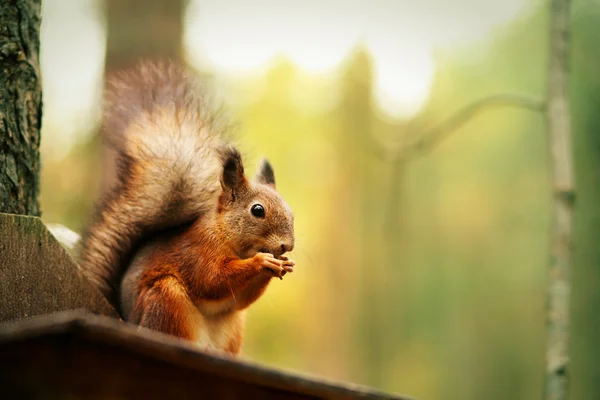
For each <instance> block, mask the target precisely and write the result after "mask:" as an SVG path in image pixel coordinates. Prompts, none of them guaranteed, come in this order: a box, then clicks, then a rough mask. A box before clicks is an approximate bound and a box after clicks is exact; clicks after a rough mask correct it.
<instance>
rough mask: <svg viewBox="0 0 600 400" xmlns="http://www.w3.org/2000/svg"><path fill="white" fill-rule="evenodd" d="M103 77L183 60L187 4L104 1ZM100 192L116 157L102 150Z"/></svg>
mask: <svg viewBox="0 0 600 400" xmlns="http://www.w3.org/2000/svg"><path fill="white" fill-rule="evenodd" d="M105 4H106V26H107V42H106V60H105V64H104V71H105V74H106V75H110V74H111V73H112V72H114V71H117V70H119V69H123V68H127V67H131V66H133V65H135V64H136V63H137V62H139V61H140V60H173V61H181V60H182V59H183V15H184V11H185V6H186V4H187V0H105ZM101 157H102V164H103V168H105V169H106V171H105V172H104V173H103V174H100V175H101V178H100V177H98V178H99V179H101V185H100V186H101V188H100V191H101V192H102V193H105V192H106V191H107V190H108V188H110V187H111V186H112V184H113V183H114V179H115V175H114V174H115V168H114V167H113V165H114V160H115V154H114V153H113V151H112V150H111V149H109V148H107V147H103V148H102V156H101Z"/></svg>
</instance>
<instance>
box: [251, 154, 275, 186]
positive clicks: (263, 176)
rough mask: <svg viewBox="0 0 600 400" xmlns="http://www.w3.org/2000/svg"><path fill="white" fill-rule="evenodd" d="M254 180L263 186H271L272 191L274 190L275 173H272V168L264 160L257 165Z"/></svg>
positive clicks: (267, 161)
mask: <svg viewBox="0 0 600 400" xmlns="http://www.w3.org/2000/svg"><path fill="white" fill-rule="evenodd" d="M254 180H255V181H256V182H258V183H262V184H263V185H269V186H272V187H273V189H274V188H275V172H273V167H272V166H271V163H270V162H269V160H267V159H266V158H263V159H262V160H261V162H260V164H258V171H257V172H256V176H255V177H254Z"/></svg>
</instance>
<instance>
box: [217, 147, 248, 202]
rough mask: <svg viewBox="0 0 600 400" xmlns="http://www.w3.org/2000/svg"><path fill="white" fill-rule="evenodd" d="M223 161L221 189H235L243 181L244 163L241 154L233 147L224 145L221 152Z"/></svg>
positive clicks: (242, 183)
mask: <svg viewBox="0 0 600 400" xmlns="http://www.w3.org/2000/svg"><path fill="white" fill-rule="evenodd" d="M221 162H222V163H223V176H222V177H221V186H223V190H231V191H236V190H238V189H239V188H240V187H241V186H242V185H244V183H245V177H244V165H243V164H242V156H241V155H240V152H239V151H238V150H237V149H236V148H235V147H226V148H225V149H224V150H223V151H222V153H221Z"/></svg>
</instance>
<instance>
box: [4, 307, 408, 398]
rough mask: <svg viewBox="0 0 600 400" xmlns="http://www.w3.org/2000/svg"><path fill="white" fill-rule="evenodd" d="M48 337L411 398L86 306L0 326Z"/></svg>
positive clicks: (295, 386) (255, 378)
mask: <svg viewBox="0 0 600 400" xmlns="http://www.w3.org/2000/svg"><path fill="white" fill-rule="evenodd" d="M48 335H56V336H62V335H74V336H76V337H79V338H84V339H88V340H90V341H92V342H95V343H100V344H108V345H111V346H116V347H119V348H121V349H122V350H123V351H131V352H134V353H136V354H140V355H144V356H147V357H151V358H155V359H158V360H161V361H166V362H169V363H172V364H176V365H178V366H182V367H186V368H191V369H194V370H197V371H201V372H210V373H213V374H214V373H216V374H219V375H221V376H226V377H228V378H231V379H236V380H240V381H243V382H247V383H250V384H253V385H260V386H266V387H270V388H275V389H280V390H286V391H291V392H296V393H302V394H307V395H314V396H320V397H326V398H328V397H336V398H339V397H348V398H357V397H360V398H364V399H384V400H411V398H410V397H406V396H399V395H394V394H389V393H384V392H382V391H378V390H375V389H372V388H370V387H366V386H362V385H357V384H352V383H341V382H336V381H333V380H328V379H323V378H321V377H318V378H317V377H314V376H310V375H307V374H300V373H298V372H289V371H281V370H277V369H273V368H270V367H266V366H263V365H260V364H257V363H255V362H251V361H248V360H243V359H233V358H231V357H227V356H220V355H215V354H209V353H206V352H203V351H200V350H199V349H198V348H196V347H195V346H194V345H193V344H192V343H190V342H187V341H185V340H181V339H177V338H174V337H172V336H169V335H165V334H161V333H159V332H154V331H150V330H147V329H144V328H139V327H137V326H134V325H131V324H127V323H124V322H121V321H118V320H115V319H112V318H109V317H104V316H99V315H93V314H90V313H88V312H86V311H85V310H72V311H65V312H58V313H54V314H49V315H45V316H39V317H32V318H27V319H23V320H19V321H16V322H10V323H5V324H0V344H10V343H13V342H18V341H21V340H27V339H34V338H36V337H41V336H48Z"/></svg>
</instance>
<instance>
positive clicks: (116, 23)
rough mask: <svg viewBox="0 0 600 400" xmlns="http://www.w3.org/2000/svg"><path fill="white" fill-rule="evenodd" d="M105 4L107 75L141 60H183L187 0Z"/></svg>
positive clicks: (119, 0) (130, 0)
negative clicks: (184, 15) (184, 14)
mask: <svg viewBox="0 0 600 400" xmlns="http://www.w3.org/2000/svg"><path fill="white" fill-rule="evenodd" d="M105 1H106V20H107V30H108V39H107V44H106V64H105V66H106V72H109V73H110V72H112V71H114V70H116V69H120V68H123V67H127V66H130V64H131V63H132V62H133V63H135V62H136V61H137V60H139V59H141V58H143V59H157V58H160V59H165V58H168V59H171V60H180V59H181V58H182V53H183V39H182V38H183V13H184V6H185V3H186V1H185V0H105Z"/></svg>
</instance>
